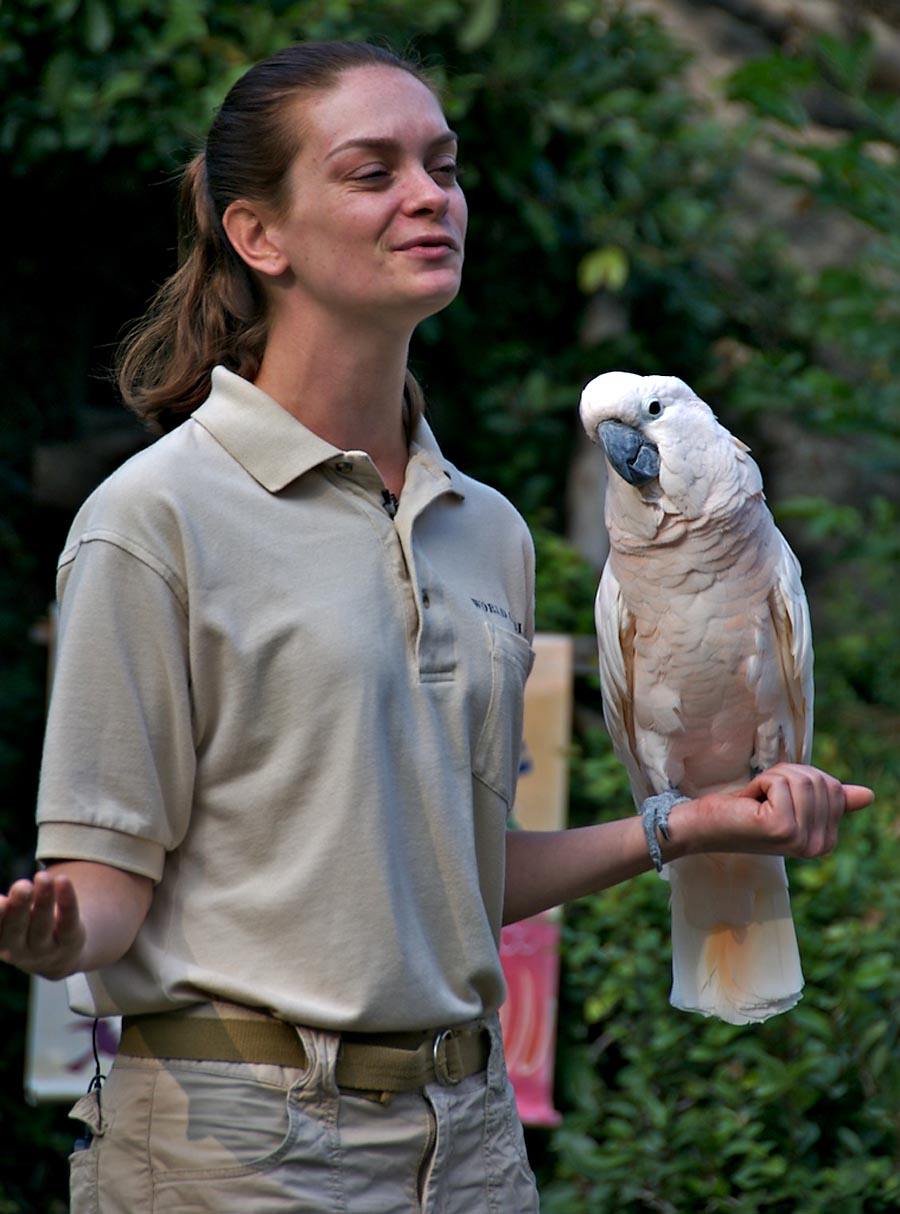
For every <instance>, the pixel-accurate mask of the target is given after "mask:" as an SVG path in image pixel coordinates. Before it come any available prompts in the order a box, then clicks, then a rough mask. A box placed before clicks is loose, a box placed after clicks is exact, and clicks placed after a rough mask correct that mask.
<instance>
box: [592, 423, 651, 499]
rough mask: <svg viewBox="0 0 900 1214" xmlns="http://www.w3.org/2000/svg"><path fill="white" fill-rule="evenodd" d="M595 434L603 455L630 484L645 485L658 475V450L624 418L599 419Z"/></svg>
mask: <svg viewBox="0 0 900 1214" xmlns="http://www.w3.org/2000/svg"><path fill="white" fill-rule="evenodd" d="M597 438H598V439H599V440H600V445H601V446H602V447H603V450H604V451H605V452H606V458H607V459H608V460H609V462H610V463H611V464H612V466H613V468H615V470H616V472H618V474H619V476H621V478H622V480H623V481H627V482H628V484H629V485H636V486H637V487H640V486H641V485H646V484H647V482H648V481H652V480H653V479H654V478H655V477H656V476H658V475H659V451H658V450H657V448H656V447H654V445H653V443H651V442H648V440H647V439H646V438H645V437H644V435H643V434H641V432H640V430H635V428H634V427H633V426H626V425H625V423H624V422H601V423H600V425H599V426H598V427H597Z"/></svg>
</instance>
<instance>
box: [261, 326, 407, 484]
mask: <svg viewBox="0 0 900 1214" xmlns="http://www.w3.org/2000/svg"><path fill="white" fill-rule="evenodd" d="M408 348H409V340H408V338H407V339H405V340H403V339H399V338H398V339H393V340H392V339H390V338H387V339H386V337H385V335H384V334H378V335H377V339H373V338H371V337H369V339H368V340H366V337H365V336H364V335H359V334H356V335H353V334H343V335H342V336H341V339H340V340H339V341H337V340H334V339H333V338H330V336H329V335H327V334H323V333H321V332H320V333H318V334H313V333H310V332H309V331H308V330H305V331H304V332H303V333H302V335H301V336H300V337H299V339H298V336H297V333H296V331H290V332H286V331H283V330H281V331H280V330H279V329H278V328H277V327H274V328H273V329H272V330H271V331H270V334H269V340H268V341H267V343H266V350H265V353H264V355H263V360H262V363H261V364H260V368H259V372H258V374H257V376H256V381H255V382H256V385H257V387H258V388H261V389H262V391H264V392H265V393H267V395H269V396H271V397H272V398H273V399H274V400H276V401H277V402H278V403H279V404H280V405H281V406H282V408H284V409H286V410H287V411H288V413H290V414H292V415H293V416H294V417H296V418H297V419H298V420H299V421H301V422H303V424H304V425H305V426H306V427H307V428H308V429H310V430H312V431H313V432H314V433H315V434H318V435H319V437H320V438H324V439H325V441H326V442H329V443H331V444H333V446H335V447H339V448H340V449H341V450H342V451H365V452H366V453H367V454H368V455H369V456H370V458H371V459H372V460H373V462H374V463H375V465H376V467H377V468H378V470H379V472H380V473H381V476H382V479H383V480H384V482H385V485H386V486H387V488H388V489H389V490H390V491H391V492H392V493H395V494H398V495H399V493H400V489H401V488H402V485H403V478H404V474H405V471H406V462H407V458H408V449H407V437H406V432H405V429H404V424H403V387H404V381H405V376H406V360H407V354H408Z"/></svg>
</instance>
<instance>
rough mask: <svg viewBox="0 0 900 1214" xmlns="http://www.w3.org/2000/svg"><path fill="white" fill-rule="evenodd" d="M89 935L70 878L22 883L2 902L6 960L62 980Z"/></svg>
mask: <svg viewBox="0 0 900 1214" xmlns="http://www.w3.org/2000/svg"><path fill="white" fill-rule="evenodd" d="M82 934H83V929H82V925H81V920H80V916H79V911H78V900H77V898H76V896H75V890H74V888H73V886H72V883H71V881H70V880H69V879H68V877H66V876H64V875H62V874H57V875H54V874H52V873H49V872H40V873H37V874H35V877H34V880H33V881H27V880H22V881H16V882H15V883H14V884H13V885H12V886H11V887H10V890H9V893H8V895H7V896H6V897H5V898H0V960H2V961H7V962H9V963H10V964H12V965H15V966H17V967H18V968H19V969H22V970H25V971H26V972H27V973H34V974H44V975H45V976H47V977H51V978H52V977H56V976H57V974H58V973H59V972H61V970H63V969H68V968H70V963H71V962H72V960H74V958H75V957H76V956H77V953H78V951H79V950H80V947H81V941H82Z"/></svg>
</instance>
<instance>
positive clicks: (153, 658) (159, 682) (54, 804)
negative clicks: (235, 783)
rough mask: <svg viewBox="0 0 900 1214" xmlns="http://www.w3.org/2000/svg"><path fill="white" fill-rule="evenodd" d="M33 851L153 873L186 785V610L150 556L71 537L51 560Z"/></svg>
mask: <svg viewBox="0 0 900 1214" xmlns="http://www.w3.org/2000/svg"><path fill="white" fill-rule="evenodd" d="M60 587H61V597H60V621H59V637H58V644H57V655H56V661H55V669H54V674H53V683H52V693H51V698H50V709H49V713H48V720H47V731H46V737H45V743H44V755H43V761H42V766H41V778H40V789H39V795H38V812H37V820H38V858H39V859H41V860H48V859H80V860H94V861H97V862H100V863H107V864H113V865H115V866H116V867H119V868H124V869H127V870H129V871H134V872H138V873H142V874H144V875H146V876H150V877H152V878H153V879H154V880H159V878H160V876H161V873H162V868H163V863H164V859H165V854H166V852H167V851H170V850H171V849H172V848H174V847H176V846H177V845H178V843H179V842H180V841H181V839H182V838H183V837H184V834H185V832H186V831H187V828H188V824H189V821H190V809H191V802H192V795H193V782H194V771H195V751H194V741H193V731H192V715H191V694H190V675H189V671H190V663H189V646H188V617H187V613H186V610H185V604H184V602H183V601H182V600H181V599H180V598H179V596H178V595H177V594H176V593H175V591H174V590H173V584H172V579H170V578H167V577H165V576H163V572H162V571H161V570H160V568H159V566H158V563H155V562H151V561H147V560H143V559H141V558H140V557H139V556H138V555H136V554H135V552H134V550H133V548H131V549H129V548H128V547H126V546H124V545H121V546H120V545H119V544H117V543H115V542H114V541H113V540H110V539H106V538H105V539H82V541H81V542H80V543H79V544H78V546H77V548H75V549H74V550H73V552H72V553H68V554H66V556H65V557H64V560H63V564H62V565H61V569H60Z"/></svg>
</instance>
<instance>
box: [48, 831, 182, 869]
mask: <svg viewBox="0 0 900 1214" xmlns="http://www.w3.org/2000/svg"><path fill="white" fill-rule="evenodd" d="M37 858H38V860H40V861H46V860H90V861H92V862H93V863H95V864H109V865H111V866H112V867H113V868H122V869H124V870H125V871H126V872H129V873H139V874H140V875H141V876H143V877H150V879H151V880H152V881H154V882H158V881H159V880H160V878H161V877H162V872H163V865H164V864H165V859H166V850H165V848H164V847H163V846H162V844H161V843H155V842H154V841H153V840H152V839H139V838H137V836H136V835H126V834H123V833H122V831H118V830H109V829H108V828H107V827H104V826H87V825H85V824H84V823H80V822H42V823H41V824H40V826H39V828H38V841H37Z"/></svg>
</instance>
